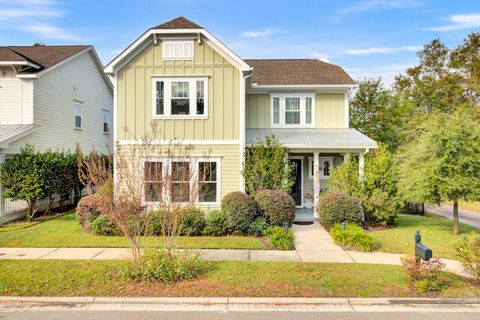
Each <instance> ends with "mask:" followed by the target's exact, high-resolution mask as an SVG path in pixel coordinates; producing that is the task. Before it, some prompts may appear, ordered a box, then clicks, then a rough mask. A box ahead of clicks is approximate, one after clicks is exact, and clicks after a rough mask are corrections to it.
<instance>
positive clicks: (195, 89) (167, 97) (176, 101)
mask: <svg viewBox="0 0 480 320" xmlns="http://www.w3.org/2000/svg"><path fill="white" fill-rule="evenodd" d="M153 88H154V92H153V98H154V101H153V118H197V117H198V118H206V117H207V115H208V111H207V107H208V103H207V102H208V101H207V100H208V99H207V97H208V79H207V78H160V77H157V78H154V79H153Z"/></svg>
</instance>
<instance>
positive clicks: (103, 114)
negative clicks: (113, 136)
mask: <svg viewBox="0 0 480 320" xmlns="http://www.w3.org/2000/svg"><path fill="white" fill-rule="evenodd" d="M105 113H106V114H107V115H108V119H107V126H108V129H109V131H108V132H105V130H104V124H105V119H104V116H105ZM110 119H111V117H110V110H107V109H102V127H101V130H102V133H103V134H109V133H111V132H112V128H111V126H110Z"/></svg>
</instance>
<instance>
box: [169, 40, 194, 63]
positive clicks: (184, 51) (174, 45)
mask: <svg viewBox="0 0 480 320" xmlns="http://www.w3.org/2000/svg"><path fill="white" fill-rule="evenodd" d="M162 45H163V60H193V54H194V53H193V50H194V49H193V40H186V41H185V40H181V41H179V40H175V41H172V40H166V41H163V42H162Z"/></svg>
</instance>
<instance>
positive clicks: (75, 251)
mask: <svg viewBox="0 0 480 320" xmlns="http://www.w3.org/2000/svg"><path fill="white" fill-rule="evenodd" d="M293 231H294V233H295V248H296V250H288V251H280V250H226V249H203V250H200V255H201V259H202V260H205V261H273V262H322V263H370V264H387V265H401V264H402V263H401V257H403V256H404V255H402V254H395V253H384V252H359V251H345V250H343V249H342V248H341V247H339V246H338V245H336V244H335V242H334V241H333V240H332V237H331V236H330V234H329V233H328V232H327V231H325V229H323V228H322V226H321V225H320V224H318V223H315V224H311V225H303V226H302V225H293ZM128 257H130V251H129V249H127V248H0V260H5V259H11V260H31V259H33V260H55V259H58V260H116V259H126V258H128ZM442 261H443V262H444V263H445V264H446V269H447V271H449V272H452V273H455V274H458V275H461V276H468V274H467V273H466V272H465V271H464V269H463V267H462V265H461V263H460V262H458V261H455V260H449V259H442Z"/></svg>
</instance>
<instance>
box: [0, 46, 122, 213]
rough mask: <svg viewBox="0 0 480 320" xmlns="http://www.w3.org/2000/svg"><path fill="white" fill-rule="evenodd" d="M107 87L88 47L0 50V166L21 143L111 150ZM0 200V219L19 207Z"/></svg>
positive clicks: (110, 97) (109, 90) (62, 148)
mask: <svg viewBox="0 0 480 320" xmlns="http://www.w3.org/2000/svg"><path fill="white" fill-rule="evenodd" d="M112 122H113V86H112V83H111V81H110V80H109V78H108V76H107V75H106V74H105V73H104V72H103V65H102V63H101V61H100V60H99V58H98V56H97V54H96V52H95V50H94V49H93V47H92V46H83V45H76V46H43V45H37V46H4V47H2V46H0V164H1V163H3V161H4V160H5V158H6V157H9V156H11V155H13V154H15V153H18V152H19V151H20V148H22V147H24V146H25V145H26V144H27V143H29V144H33V145H34V146H35V149H37V150H40V151H45V150H47V149H52V150H56V151H70V152H75V149H76V146H77V144H78V145H79V146H80V148H81V149H82V150H83V151H84V152H89V151H91V150H92V149H95V150H97V151H99V152H102V153H108V152H109V150H110V152H111V146H112V143H113V138H112V135H111V134H110V130H111V129H110V128H111V127H112ZM20 208H21V204H20V206H19V205H18V202H16V203H10V202H9V201H5V199H3V197H2V190H1V187H0V216H1V215H2V214H3V213H5V212H6V211H8V212H10V211H14V210H16V209H20Z"/></svg>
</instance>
